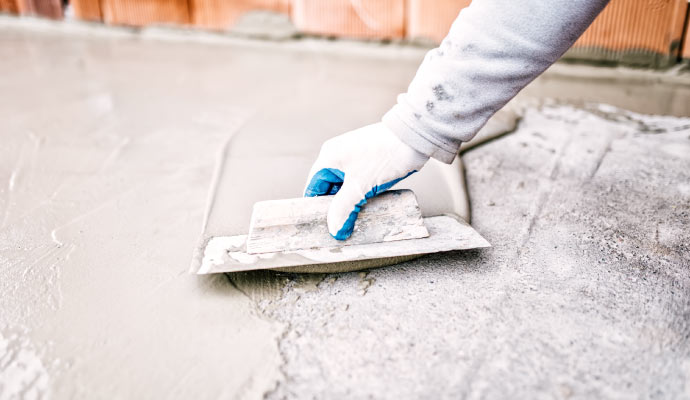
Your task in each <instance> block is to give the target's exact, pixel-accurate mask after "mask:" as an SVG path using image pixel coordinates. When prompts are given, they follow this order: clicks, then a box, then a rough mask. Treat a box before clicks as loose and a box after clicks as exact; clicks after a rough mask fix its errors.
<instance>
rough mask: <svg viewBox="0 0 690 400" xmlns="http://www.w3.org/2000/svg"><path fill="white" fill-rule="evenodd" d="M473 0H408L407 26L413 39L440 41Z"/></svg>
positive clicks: (408, 33) (409, 35)
mask: <svg viewBox="0 0 690 400" xmlns="http://www.w3.org/2000/svg"><path fill="white" fill-rule="evenodd" d="M471 2H472V0H408V3H407V16H406V24H407V25H406V28H407V37H408V38H411V39H431V40H432V41H434V42H437V43H440V42H441V40H443V38H444V37H446V35H448V31H449V30H450V26H451V25H452V24H453V21H455V18H457V17H458V14H460V11H461V10H462V9H463V8H465V7H467V6H469V5H470V3H471Z"/></svg>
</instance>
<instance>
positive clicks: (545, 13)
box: [304, 0, 608, 240]
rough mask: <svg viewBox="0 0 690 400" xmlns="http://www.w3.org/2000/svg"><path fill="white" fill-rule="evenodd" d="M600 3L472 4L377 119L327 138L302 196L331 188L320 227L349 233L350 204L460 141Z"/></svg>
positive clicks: (356, 206)
mask: <svg viewBox="0 0 690 400" xmlns="http://www.w3.org/2000/svg"><path fill="white" fill-rule="evenodd" d="M607 3H608V0H522V1H517V0H474V1H473V2H472V4H471V5H470V6H469V7H468V8H466V9H464V10H463V11H462V12H461V13H460V15H459V16H458V18H457V19H456V20H455V23H454V24H453V26H452V28H451V30H450V33H449V34H448V36H447V37H446V38H445V39H444V40H443V42H442V43H441V46H440V47H438V48H437V49H434V50H431V51H430V52H429V53H428V54H427V55H426V57H425V59H424V62H423V63H422V65H421V66H420V68H419V70H418V71H417V75H416V76H415V78H414V79H413V80H412V83H411V84H410V86H409V88H408V91H407V93H403V94H401V95H400V96H399V97H398V104H397V105H395V106H394V107H393V108H392V109H391V110H390V111H389V112H388V113H387V114H386V115H385V116H384V117H383V122H382V123H377V124H373V125H369V126H365V127H363V128H360V129H357V130H354V131H352V132H348V133H345V134H343V135H340V136H337V137H335V138H333V139H330V140H328V141H327V142H326V143H324V145H323V147H322V148H321V153H320V154H319V157H318V158H317V160H316V162H315V163H314V165H313V167H312V169H311V171H310V173H309V178H308V180H307V186H306V188H305V193H304V195H305V196H322V195H329V194H335V198H334V199H333V202H332V203H331V206H330V208H329V211H328V229H329V232H330V233H331V235H333V237H335V238H336V239H339V240H343V239H346V238H347V237H349V236H350V235H351V234H352V230H353V229H354V225H355V221H356V219H357V215H358V213H359V210H360V207H361V206H362V205H363V204H364V203H366V200H367V199H369V198H371V197H373V196H376V195H377V194H378V193H381V192H382V191H385V190H387V189H389V188H390V187H391V186H393V185H394V184H395V183H397V182H398V181H400V180H401V179H404V178H406V177H407V176H409V175H410V174H411V173H413V172H415V171H418V170H419V169H420V168H422V166H423V165H424V164H425V163H426V161H427V160H428V159H429V157H433V158H436V159H438V160H440V161H442V162H446V163H450V162H452V161H453V159H454V158H455V156H456V154H457V152H458V149H459V147H460V144H461V143H462V142H466V141H469V140H470V139H472V137H474V135H475V134H476V133H477V132H478V131H479V129H480V128H481V127H482V126H483V125H484V124H485V123H486V121H487V120H488V119H489V118H490V117H491V116H492V115H493V114H494V113H495V112H496V111H498V110H499V109H500V108H501V107H503V105H505V104H506V103H507V102H508V101H509V100H510V99H511V98H513V97H514V96H515V95H516V94H517V93H518V92H519V91H520V90H521V89H522V88H523V87H525V86H526V85H527V84H528V83H529V82H531V81H532V80H533V79H534V78H536V77H537V76H538V75H539V74H541V73H542V72H543V71H544V70H545V69H546V68H547V67H549V66H550V65H551V64H553V63H554V62H555V61H556V60H558V58H559V57H560V56H561V55H563V53H565V51H566V50H567V49H568V48H569V47H570V46H571V45H572V44H573V43H574V42H575V40H577V38H578V37H579V36H580V35H581V34H582V32H584V30H585V29H586V28H587V27H588V26H589V25H590V24H591V22H592V21H593V20H594V18H595V17H596V16H597V15H598V14H599V12H600V11H601V10H602V9H603V8H604V6H605V5H606V4H607Z"/></svg>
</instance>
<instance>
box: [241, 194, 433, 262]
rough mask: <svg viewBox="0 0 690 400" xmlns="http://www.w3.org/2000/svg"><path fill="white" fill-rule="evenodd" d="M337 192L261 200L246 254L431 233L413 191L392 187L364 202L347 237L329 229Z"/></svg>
mask: <svg viewBox="0 0 690 400" xmlns="http://www.w3.org/2000/svg"><path fill="white" fill-rule="evenodd" d="M332 200H333V196H323V197H302V198H297V199H285V200H268V201H260V202H258V203H256V204H255V205H254V209H253V212H252V219H251V223H250V227H249V235H248V237H247V253H248V254H264V253H275V252H281V251H294V250H305V249H320V248H339V247H344V246H354V245H361V244H371V243H381V242H391V241H396V240H408V239H419V238H424V237H428V236H429V232H428V231H427V229H426V227H425V226H424V221H423V219H422V212H421V210H420V209H419V205H418V204H417V198H416V197H415V195H414V193H413V192H412V191H411V190H391V191H388V192H385V193H382V194H380V195H379V196H377V197H374V198H372V199H369V201H368V202H367V203H366V204H365V205H363V206H362V209H361V211H360V213H359V217H358V218H357V222H356V224H355V228H354V231H353V233H352V235H351V236H350V237H349V238H348V239H347V240H344V241H338V240H335V239H334V238H333V237H331V235H330V234H329V233H328V227H327V223H326V216H327V213H328V207H329V206H330V204H331V201H332Z"/></svg>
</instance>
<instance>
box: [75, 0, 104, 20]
mask: <svg viewBox="0 0 690 400" xmlns="http://www.w3.org/2000/svg"><path fill="white" fill-rule="evenodd" d="M69 4H70V6H72V10H73V11H74V16H75V17H77V18H78V19H82V20H86V21H101V20H102V19H103V16H102V14H101V2H100V1H99V0H70V2H69Z"/></svg>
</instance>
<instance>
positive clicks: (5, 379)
mask: <svg viewBox="0 0 690 400" xmlns="http://www.w3.org/2000/svg"><path fill="white" fill-rule="evenodd" d="M6 335H7V336H4V335H3V330H2V329H0V400H19V399H26V400H29V399H46V400H47V399H49V398H50V392H49V384H50V376H49V374H48V371H47V369H46V367H45V366H44V365H43V361H42V360H41V357H40V356H39V354H38V353H37V349H36V348H35V347H34V346H33V344H32V343H31V342H30V341H29V339H28V337H27V336H25V335H24V334H22V333H19V332H12V333H9V334H6Z"/></svg>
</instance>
